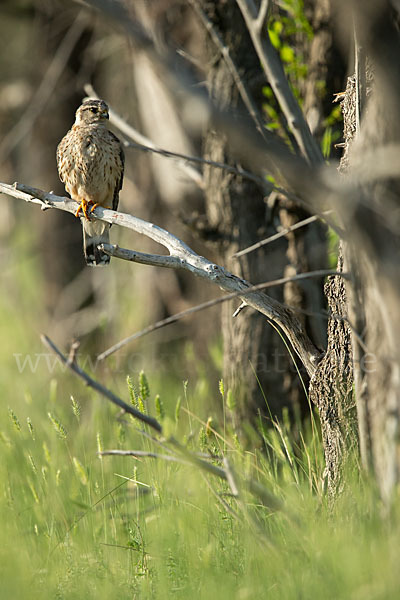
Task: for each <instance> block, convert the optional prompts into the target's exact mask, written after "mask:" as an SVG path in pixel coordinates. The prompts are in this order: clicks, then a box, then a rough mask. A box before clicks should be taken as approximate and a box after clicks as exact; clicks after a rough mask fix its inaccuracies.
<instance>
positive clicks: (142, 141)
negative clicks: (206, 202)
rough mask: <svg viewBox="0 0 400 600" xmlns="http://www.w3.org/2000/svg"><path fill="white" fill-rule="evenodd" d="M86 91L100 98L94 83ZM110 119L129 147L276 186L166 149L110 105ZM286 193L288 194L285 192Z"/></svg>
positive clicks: (267, 186) (237, 169) (236, 169)
mask: <svg viewBox="0 0 400 600" xmlns="http://www.w3.org/2000/svg"><path fill="white" fill-rule="evenodd" d="M84 89H85V92H86V93H87V94H88V95H90V96H92V97H94V98H99V96H98V94H97V93H96V91H95V89H94V88H93V86H92V85H90V84H86V85H85V86H84ZM109 108H110V121H111V123H112V124H113V125H115V126H116V127H117V128H118V129H119V130H120V131H121V132H122V133H123V134H124V135H126V136H127V137H129V138H130V139H131V140H133V141H132V142H128V141H125V142H124V146H125V147H127V148H133V149H135V150H141V151H142V152H151V153H154V154H159V155H160V156H164V157H165V158H172V159H175V160H177V161H178V164H180V165H181V164H183V163H182V162H181V161H184V162H192V163H195V164H199V165H207V166H210V167H214V168H216V169H223V170H224V171H227V172H228V173H233V174H234V175H239V176H240V177H243V178H244V179H248V180H250V181H253V182H254V183H257V185H259V186H260V187H262V188H264V189H265V192H266V193H270V192H271V190H272V189H273V188H274V186H273V185H272V184H271V183H270V182H269V181H267V180H266V179H265V178H264V177H260V176H259V175H255V174H254V173H251V172H250V171H247V170H246V169H242V168H240V167H234V166H232V165H228V164H226V163H221V162H216V161H214V160H208V159H206V158H201V157H200V156H190V155H189V154H183V153H181V152H173V151H172V150H165V149H164V148H160V147H158V146H157V145H156V144H154V143H153V142H152V141H151V140H150V139H149V138H147V137H146V136H144V135H143V134H141V133H139V132H138V131H137V130H136V129H134V127H132V125H129V124H128V123H127V122H126V121H125V120H124V119H123V118H122V117H120V116H119V115H118V114H117V113H116V112H115V110H114V109H113V108H112V107H111V106H110V107H109ZM196 173H197V178H200V179H202V178H201V174H200V173H199V172H198V171H196ZM200 187H203V188H204V185H203V183H201V185H200ZM279 191H280V192H281V193H283V194H285V190H283V189H280V190H279ZM285 195H286V194H285Z"/></svg>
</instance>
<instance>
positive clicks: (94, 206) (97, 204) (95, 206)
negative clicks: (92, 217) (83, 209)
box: [89, 202, 100, 213]
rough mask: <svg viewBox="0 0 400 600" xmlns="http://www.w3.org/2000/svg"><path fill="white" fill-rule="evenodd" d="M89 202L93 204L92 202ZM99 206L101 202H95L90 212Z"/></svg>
mask: <svg viewBox="0 0 400 600" xmlns="http://www.w3.org/2000/svg"><path fill="white" fill-rule="evenodd" d="M89 204H91V202H90V203H89ZM98 206H100V204H99V203H98V202H96V203H95V204H93V206H92V207H91V209H90V212H91V213H92V212H93V211H94V209H95V208H97V207H98Z"/></svg>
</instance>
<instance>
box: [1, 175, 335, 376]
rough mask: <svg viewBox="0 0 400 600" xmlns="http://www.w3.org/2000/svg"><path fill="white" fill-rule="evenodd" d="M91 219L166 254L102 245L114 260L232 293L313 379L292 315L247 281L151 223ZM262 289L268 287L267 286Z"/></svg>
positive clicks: (311, 351)
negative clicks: (274, 330)
mask: <svg viewBox="0 0 400 600" xmlns="http://www.w3.org/2000/svg"><path fill="white" fill-rule="evenodd" d="M0 191H3V192H5V193H7V194H8V195H11V196H14V197H16V198H21V199H24V200H26V201H28V202H32V201H33V202H35V203H37V202H38V201H39V202H40V203H42V204H44V205H45V206H53V207H56V208H59V209H61V210H65V211H67V212H71V213H74V212H75V211H76V202H74V201H73V200H70V199H69V198H64V197H62V196H56V195H55V194H51V193H47V192H44V191H43V190H38V189H36V188H32V187H30V186H27V185H21V184H15V185H14V186H9V185H7V184H3V183H0ZM92 217H93V218H95V219H99V220H103V221H106V222H107V223H113V224H116V225H120V226H122V227H127V228H128V229H132V230H133V231H135V232H136V233H140V234H142V235H145V236H147V237H149V238H150V239H152V240H154V241H155V242H157V243H158V244H161V245H162V246H164V247H166V248H167V249H168V251H169V254H170V255H169V256H163V255H150V257H149V256H146V254H144V253H138V252H134V251H130V250H125V249H118V248H115V247H112V246H110V247H108V246H106V245H104V251H107V252H108V253H109V254H110V255H112V256H118V257H119V258H123V259H125V260H127V259H128V260H134V261H137V262H138V261H140V262H141V263H142V264H151V265H155V264H156V265H157V266H164V267H169V268H171V267H172V268H181V269H184V270H187V271H190V272H191V273H192V274H193V275H196V276H197V277H202V278H203V279H206V280H207V281H210V282H211V283H214V284H216V285H218V286H219V287H220V288H222V289H223V290H225V291H226V292H234V293H235V294H237V295H238V297H239V298H242V299H244V300H245V301H246V303H247V304H248V305H249V306H251V307H252V308H254V309H256V310H258V311H259V312H261V313H262V314H264V315H265V316H266V317H267V318H268V319H270V320H271V321H273V322H274V323H275V324H276V325H278V326H279V327H280V329H281V330H282V331H283V332H284V333H285V335H286V336H287V338H288V339H289V341H290V343H291V344H292V346H293V348H294V350H295V352H296V353H297V355H298V356H299V358H300V360H301V361H302V363H303V365H304V367H305V368H306V370H307V372H308V374H309V375H310V376H312V375H313V373H314V372H315V369H316V367H317V364H318V362H319V360H320V357H321V354H320V352H319V351H318V349H317V348H316V347H315V346H314V344H313V343H312V341H311V339H310V338H309V337H308V335H307V333H306V331H305V330H304V327H303V325H302V323H301V322H300V320H299V319H298V317H297V316H296V314H295V312H294V311H292V310H290V309H289V308H287V307H286V306H284V305H282V304H281V303H280V302H278V301H277V300H275V299H274V298H271V297H269V296H267V295H266V294H264V293H262V292H261V291H259V289H257V286H255V288H254V289H251V288H252V285H251V284H250V283H249V282H248V281H246V280H244V279H241V278H240V277H237V276H236V275H233V274H232V273H230V272H229V271H227V270H226V269H224V268H223V267H221V266H219V265H217V264H215V263H212V262H210V261H209V260H207V259H206V258H204V257H202V256H199V255H197V254H196V253H195V252H194V251H193V250H192V249H191V248H189V246H187V245H186V244H185V243H184V242H182V241H181V240H180V239H178V238H177V237H175V236H174V235H172V234H171V233H169V232H167V231H165V230H164V229H162V228H161V227H158V226H157V225H154V224H153V223H148V222H147V221H143V220H142V219H138V218H137V217H134V216H132V215H128V214H126V213H120V212H116V211H112V210H108V209H105V208H102V207H100V206H99V207H97V208H96V209H95V210H94V211H93V213H92ZM146 261H147V262H146ZM325 274H326V273H325ZM263 285H265V284H261V287H262V286H263ZM265 287H268V285H267V286H265Z"/></svg>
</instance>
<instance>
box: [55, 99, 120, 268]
mask: <svg viewBox="0 0 400 600" xmlns="http://www.w3.org/2000/svg"><path fill="white" fill-rule="evenodd" d="M108 118H109V115H108V106H107V104H106V103H105V102H104V100H92V99H89V100H86V101H85V102H83V104H82V105H81V106H80V107H79V108H78V110H77V111H76V114H75V123H74V124H73V126H72V128H71V129H70V130H69V131H68V133H67V134H66V136H65V137H63V139H62V140H61V142H60V143H59V144H58V147H57V167H58V174H59V176H60V179H61V181H62V182H63V183H64V185H65V189H66V191H67V192H68V194H69V195H70V196H71V198H72V199H73V200H76V202H78V204H79V208H78V210H77V211H76V215H75V216H76V217H79V216H80V215H81V214H82V216H81V222H82V228H83V252H84V255H85V260H86V264H87V265H89V266H91V267H96V266H105V265H108V264H109V262H110V257H109V256H108V255H107V254H105V253H104V252H102V251H101V250H100V249H99V247H98V246H99V244H103V243H109V240H110V238H109V229H110V225H109V224H108V223H104V222H103V221H92V220H91V219H90V213H91V212H92V211H93V210H94V209H95V208H96V206H102V207H103V208H112V209H113V210H117V207H118V201H119V192H120V190H121V188H122V181H123V178H124V151H123V149H122V144H121V142H120V140H119V139H118V138H117V137H116V136H115V135H114V134H113V133H112V132H111V131H109V130H108V129H107V126H106V123H107V120H108Z"/></svg>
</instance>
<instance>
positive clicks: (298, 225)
mask: <svg viewBox="0 0 400 600" xmlns="http://www.w3.org/2000/svg"><path fill="white" fill-rule="evenodd" d="M331 213H332V211H331V210H327V211H325V212H324V213H322V215H329V214H331ZM319 219H320V216H319V215H313V216H312V217H308V218H307V219H303V220H302V221H298V223H295V224H294V225H292V226H291V227H287V228H286V229H283V230H282V231H279V232H278V233H275V234H274V235H270V236H269V237H268V238H265V239H264V240H260V241H259V242H257V243H255V244H252V245H251V246H248V247H247V248H244V249H243V250H240V251H239V252H235V254H232V258H239V257H240V256H244V255H245V254H248V253H249V252H254V251H255V250H258V249H259V248H262V247H263V246H266V245H267V244H271V242H275V241H276V240H279V239H280V238H281V237H283V236H285V235H287V234H288V233H290V232H291V231H295V230H296V229H300V228H301V227H305V226H306V225H310V223H314V222H315V221H318V220H319Z"/></svg>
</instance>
